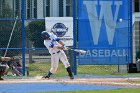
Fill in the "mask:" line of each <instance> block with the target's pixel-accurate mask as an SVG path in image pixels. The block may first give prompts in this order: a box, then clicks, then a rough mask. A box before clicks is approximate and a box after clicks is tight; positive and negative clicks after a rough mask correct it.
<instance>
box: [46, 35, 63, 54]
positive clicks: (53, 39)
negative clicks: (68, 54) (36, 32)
mask: <svg viewBox="0 0 140 93" xmlns="http://www.w3.org/2000/svg"><path fill="white" fill-rule="evenodd" d="M48 34H49V35H50V40H44V45H45V46H46V48H47V49H48V50H49V53H50V54H53V53H57V52H58V51H62V50H61V49H58V48H56V47H54V46H55V45H57V44H58V41H59V40H60V39H59V38H58V37H57V36H56V35H54V34H53V33H51V32H50V33H48Z"/></svg>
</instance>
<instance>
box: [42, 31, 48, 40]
mask: <svg viewBox="0 0 140 93" xmlns="http://www.w3.org/2000/svg"><path fill="white" fill-rule="evenodd" d="M41 37H42V38H43V39H48V38H49V37H50V35H49V34H48V32H47V31H43V32H41Z"/></svg>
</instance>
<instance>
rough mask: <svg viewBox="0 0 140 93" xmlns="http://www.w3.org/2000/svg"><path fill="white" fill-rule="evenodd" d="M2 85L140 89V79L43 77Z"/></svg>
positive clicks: (16, 80) (4, 81) (15, 80)
mask: <svg viewBox="0 0 140 93" xmlns="http://www.w3.org/2000/svg"><path fill="white" fill-rule="evenodd" d="M0 83H3V84H4V83H5V84H9V83H64V84H97V85H110V86H127V87H135V88H140V77H133V78H130V77H129V78H75V79H74V80H70V79H69V78H58V79H41V76H37V77H34V78H20V79H5V80H3V81H0Z"/></svg>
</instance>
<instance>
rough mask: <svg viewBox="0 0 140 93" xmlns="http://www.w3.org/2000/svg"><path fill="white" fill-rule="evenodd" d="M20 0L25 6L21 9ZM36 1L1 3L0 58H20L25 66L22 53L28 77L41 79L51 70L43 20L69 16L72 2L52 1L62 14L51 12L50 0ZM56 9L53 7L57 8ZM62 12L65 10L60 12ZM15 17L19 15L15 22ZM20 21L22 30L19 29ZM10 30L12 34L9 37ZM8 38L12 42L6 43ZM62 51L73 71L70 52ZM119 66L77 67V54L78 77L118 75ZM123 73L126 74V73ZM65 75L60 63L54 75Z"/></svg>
mask: <svg viewBox="0 0 140 93" xmlns="http://www.w3.org/2000/svg"><path fill="white" fill-rule="evenodd" d="M23 1H24V6H22V2H23ZM39 1H40V0H11V1H10V0H0V36H1V37H0V42H1V44H0V56H4V54H5V52H6V51H7V53H6V56H7V57H15V56H16V57H18V58H20V60H19V61H20V63H21V65H24V62H23V58H22V57H23V51H25V59H24V60H25V67H26V69H25V70H26V75H28V76H37V75H41V76H42V75H45V74H47V72H48V70H49V69H50V54H49V53H48V50H47V49H46V48H45V46H44V45H43V39H42V38H41V36H40V33H41V32H42V31H44V30H45V19H44V18H45V17H46V16H72V0H66V1H67V2H66V3H64V2H61V0H58V1H57V2H55V4H56V5H59V6H58V7H59V8H60V9H61V11H59V10H58V11H59V12H58V11H56V12H54V11H52V10H55V9H54V8H52V6H54V5H50V1H51V0H42V1H41V2H39ZM64 5H65V6H64ZM22 7H24V8H25V9H24V12H23V11H22V10H23V9H22ZM58 7H56V9H57V8H58ZM64 7H66V9H64ZM51 8H52V10H51ZM59 8H58V9H59ZM48 9H50V10H48ZM63 9H64V11H62V10H63ZM66 11H67V12H66ZM22 13H24V17H22V16H21V14H22ZM16 16H18V18H17V19H16ZM15 21H17V23H16V25H15V27H14V23H15ZM23 21H24V27H22V24H23ZM13 28H14V29H13ZM12 30H13V33H12V34H11V32H12ZM22 31H25V36H23V34H22ZM77 31H78V30H77ZM77 34H78V32H77ZM10 37H11V41H10V42H9V39H10ZM23 39H24V40H23ZM23 41H25V46H23V43H24V42H23ZM77 41H78V40H77ZM8 42H9V46H8ZM7 46H8V47H7ZM23 49H24V50H23ZM65 52H66V54H67V56H68V59H69V62H70V63H71V66H72V70H74V66H73V64H74V62H73V52H72V51H65ZM119 67H120V66H118V65H79V64H78V55H77V75H80V74H84V75H93V74H97V75H117V74H121V71H120V70H121V69H120V68H119ZM122 68H126V69H127V67H126V66H122ZM11 70H12V69H9V73H8V74H7V75H13V73H11ZM122 70H123V69H122ZM122 72H123V73H125V74H127V71H122ZM65 75H67V73H66V71H65V68H64V66H63V64H62V63H60V65H59V68H58V71H57V73H56V74H55V75H54V76H58V77H59V76H60V77H61V76H65Z"/></svg>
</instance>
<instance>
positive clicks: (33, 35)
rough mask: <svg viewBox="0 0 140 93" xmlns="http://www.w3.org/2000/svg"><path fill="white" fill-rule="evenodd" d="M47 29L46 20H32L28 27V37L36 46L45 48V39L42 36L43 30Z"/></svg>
mask: <svg viewBox="0 0 140 93" xmlns="http://www.w3.org/2000/svg"><path fill="white" fill-rule="evenodd" d="M44 30H45V21H44V20H43V21H42V20H41V21H40V20H39V21H38V20H37V21H32V22H30V23H29V24H28V26H27V27H26V36H27V39H29V40H30V41H32V42H33V46H34V47H35V48H43V47H44V45H43V40H42V38H41V32H42V31H44Z"/></svg>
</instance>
